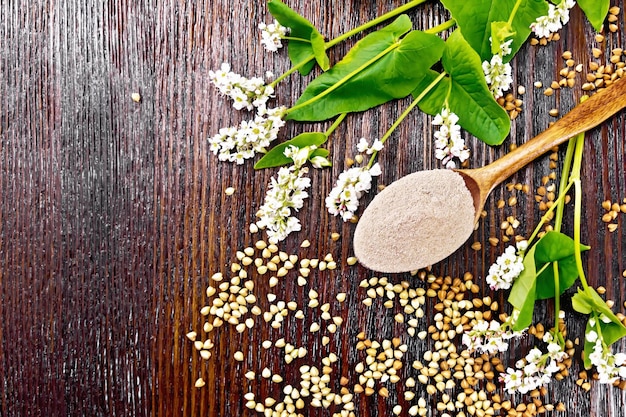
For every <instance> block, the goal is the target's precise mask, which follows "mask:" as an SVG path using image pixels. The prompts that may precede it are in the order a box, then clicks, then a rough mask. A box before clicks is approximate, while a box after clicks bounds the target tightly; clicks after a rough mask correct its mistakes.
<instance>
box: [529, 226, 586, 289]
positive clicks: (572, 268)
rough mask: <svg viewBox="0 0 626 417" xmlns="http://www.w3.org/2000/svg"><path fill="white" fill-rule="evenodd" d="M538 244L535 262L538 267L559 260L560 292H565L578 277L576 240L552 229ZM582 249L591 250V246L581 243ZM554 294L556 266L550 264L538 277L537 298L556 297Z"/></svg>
mask: <svg viewBox="0 0 626 417" xmlns="http://www.w3.org/2000/svg"><path fill="white" fill-rule="evenodd" d="M536 246H537V249H536V251H535V263H536V264H537V267H538V268H542V267H543V265H545V264H547V263H552V262H558V268H559V294H563V293H564V292H565V291H567V290H568V289H569V288H570V287H571V286H572V285H574V282H576V279H578V267H577V266H576V257H575V256H574V254H575V247H574V240H573V239H572V238H570V237H569V236H567V235H565V234H563V233H559V232H554V231H552V232H548V233H546V234H545V235H544V236H543V237H542V238H541V239H540V240H539V241H538V242H537V244H536ZM581 250H583V251H585V250H589V246H585V245H581ZM554 295H555V288H554V268H553V267H552V266H549V267H547V268H545V270H544V271H543V272H542V273H541V274H539V276H538V277H537V299H538V300H545V299H547V298H554Z"/></svg>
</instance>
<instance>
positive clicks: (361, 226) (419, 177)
mask: <svg viewBox="0 0 626 417" xmlns="http://www.w3.org/2000/svg"><path fill="white" fill-rule="evenodd" d="M624 107H626V81H618V82H615V83H614V84H613V85H611V86H610V87H608V88H606V89H604V90H602V91H600V92H598V93H596V94H594V95H593V96H591V97H590V98H589V99H587V100H586V101H584V102H583V103H581V104H579V105H577V106H576V107H574V109H572V110H571V111H570V112H569V113H568V114H566V115H565V116H563V117H562V118H561V119H560V120H558V121H557V122H556V123H554V124H553V125H552V126H551V127H550V128H548V129H547V130H545V131H544V132H542V133H540V134H539V135H537V136H536V137H535V138H533V139H531V140H529V141H528V142H526V143H524V144H523V145H521V146H519V147H517V148H516V149H515V150H513V151H511V152H509V153H508V154H506V155H505V156H503V157H502V158H500V159H498V160H496V161H494V162H492V163H491V164H489V165H486V166H484V167H482V168H477V169H458V170H454V172H456V173H458V174H460V177H462V180H464V182H465V187H463V185H462V184H461V185H460V191H463V192H456V193H455V191H454V190H455V189H454V187H452V191H451V190H450V189H448V188H449V187H447V186H441V184H444V185H445V184H446V181H448V182H450V181H452V180H454V178H450V175H452V176H453V177H454V176H455V175H454V172H453V171H450V170H433V171H421V172H418V173H414V174H410V175H408V176H406V177H403V178H401V179H399V180H398V181H395V182H394V183H392V184H390V185H389V186H387V187H386V188H385V189H384V190H383V191H382V192H380V193H379V194H378V195H377V196H376V197H375V198H374V200H373V201H372V202H371V203H370V205H369V206H368V207H367V208H366V210H365V211H364V213H363V215H362V216H361V218H360V220H359V223H358V224H357V227H356V230H355V233H354V252H355V255H356V257H357V258H358V259H359V262H361V263H362V264H363V265H364V266H366V267H368V268H370V269H373V270H376V271H380V272H406V271H413V270H417V269H419V268H423V267H426V266H429V265H432V264H434V263H436V262H439V261H440V260H442V259H444V258H446V257H448V256H449V255H450V254H452V253H453V252H455V251H456V250H457V249H458V248H459V247H460V246H461V245H462V244H463V243H464V242H465V241H466V240H467V238H469V236H470V235H471V234H472V231H473V229H474V227H473V226H474V223H475V222H476V221H478V218H479V217H480V213H481V211H482V210H483V207H484V205H485V201H486V200H487V197H488V196H489V193H490V192H491V191H492V190H493V189H494V188H495V187H496V186H497V185H498V184H500V183H501V182H502V181H504V180H505V179H507V178H508V177H510V176H511V175H512V174H514V173H515V172H517V171H518V170H519V169H521V168H522V167H524V166H525V165H526V164H528V163H529V162H531V161H533V160H535V159H536V158H538V157H539V156H541V155H543V154H544V153H546V152H548V151H549V150H550V149H552V148H554V147H555V146H557V145H560V144H561V143H563V142H565V141H566V140H568V139H570V138H571V137H573V136H575V135H577V134H579V133H583V132H585V131H587V130H589V129H592V128H594V127H596V126H597V125H599V124H600V123H602V122H604V121H605V120H606V119H608V118H609V117H611V116H612V115H614V114H615V113H617V112H618V111H620V110H621V109H623V108H624ZM446 171H448V172H446ZM424 174H426V175H424ZM434 183H437V184H438V186H437V187H434V186H433V184H434ZM464 188H466V189H467V191H469V195H467V196H464V195H462V194H467V193H465V192H464V191H465V190H464ZM424 189H427V191H423V190H424ZM414 190H420V193H421V194H424V195H426V196H427V198H424V199H423V200H420V201H415V200H411V196H412V195H416V194H418V193H417V192H416V191H414ZM439 190H441V195H436V194H437V193H439ZM457 191H458V188H457ZM446 192H448V193H450V192H452V193H453V195H452V197H453V198H452V200H455V201H454V202H453V203H451V204H454V205H456V206H446V204H445V201H448V200H450V197H451V195H446V196H445V198H444V197H443V196H444V194H445V193H446ZM456 194H461V195H460V196H458V199H457V198H456V197H457V196H456ZM465 197H467V198H465ZM472 204H473V207H471V206H472ZM468 205H469V207H467V206H468ZM463 206H465V207H463ZM464 209H465V210H464ZM416 212H418V214H416ZM463 212H465V213H469V214H470V215H469V216H465V217H463V216H460V215H459V213H463ZM472 219H473V222H472ZM467 223H469V224H467ZM446 225H448V226H449V225H452V226H454V227H445V226H446Z"/></svg>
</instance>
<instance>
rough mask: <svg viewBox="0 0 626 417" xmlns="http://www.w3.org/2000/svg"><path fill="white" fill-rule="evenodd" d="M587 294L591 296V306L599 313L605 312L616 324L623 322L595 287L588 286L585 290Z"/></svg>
mask: <svg viewBox="0 0 626 417" xmlns="http://www.w3.org/2000/svg"><path fill="white" fill-rule="evenodd" d="M585 293H586V295H587V296H588V297H589V300H590V302H591V308H592V309H593V310H594V311H595V312H597V313H598V314H604V315H605V316H606V317H607V318H608V319H609V320H611V321H612V322H613V323H615V324H622V322H621V321H620V319H619V318H618V317H617V316H616V315H615V314H614V313H613V310H611V307H609V306H608V305H607V304H606V301H604V300H603V299H602V297H600V295H599V294H598V293H597V292H596V290H595V289H593V287H587V290H586V291H585Z"/></svg>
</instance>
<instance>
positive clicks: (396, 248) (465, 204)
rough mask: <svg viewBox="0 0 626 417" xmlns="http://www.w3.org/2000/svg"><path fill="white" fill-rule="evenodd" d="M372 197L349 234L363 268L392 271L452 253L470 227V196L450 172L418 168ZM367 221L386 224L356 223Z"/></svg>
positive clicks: (405, 269) (471, 222) (462, 183)
mask: <svg viewBox="0 0 626 417" xmlns="http://www.w3.org/2000/svg"><path fill="white" fill-rule="evenodd" d="M378 196H379V197H381V198H376V199H374V201H372V203H370V205H369V206H368V207H367V209H366V210H365V212H364V213H363V215H362V216H361V218H360V219H359V223H358V224H357V228H356V230H355V234H354V252H355V255H356V257H357V258H358V259H359V261H360V262H361V263H362V264H363V265H364V266H366V267H367V268H369V269H373V270H375V271H379V272H386V273H395V272H405V271H410V270H412V269H414V267H415V265H424V266H427V265H431V264H434V263H436V262H439V261H440V260H442V259H444V258H446V257H448V256H449V255H450V253H452V252H454V251H455V250H456V249H457V248H458V247H459V246H461V245H462V244H463V243H464V242H465V241H466V240H467V238H468V237H469V236H470V235H471V234H472V231H473V230H474V216H475V209H474V200H473V197H472V194H471V193H470V191H469V189H468V188H467V186H466V185H465V181H464V179H463V177H462V176H461V174H459V173H457V172H455V171H452V170H448V169H435V170H430V171H419V172H416V173H413V174H410V175H407V176H405V177H403V178H401V179H399V180H398V181H395V182H393V183H392V184H390V185H389V186H387V187H386V188H385V189H384V190H383V191H381V192H380V193H379V195H378ZM383 196H385V197H384V198H382V197H383ZM387 201H395V202H398V204H394V206H393V207H389V206H388V205H385V204H384V203H385V202H387ZM380 202H382V203H383V204H378V203H380ZM370 224H386V225H387V227H386V228H384V229H378V228H370V227H365V226H364V227H359V226H361V225H370Z"/></svg>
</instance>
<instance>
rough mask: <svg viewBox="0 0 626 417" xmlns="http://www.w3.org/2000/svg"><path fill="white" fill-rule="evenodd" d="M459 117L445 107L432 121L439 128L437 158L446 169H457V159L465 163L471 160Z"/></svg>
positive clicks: (436, 144)
mask: <svg viewBox="0 0 626 417" xmlns="http://www.w3.org/2000/svg"><path fill="white" fill-rule="evenodd" d="M458 121H459V117H458V116H457V115H456V114H454V113H453V112H451V111H450V110H449V109H448V108H446V107H444V108H442V109H441V112H440V113H439V114H437V115H436V116H435V118H434V119H433V121H432V124H433V125H434V126H439V130H438V131H436V132H435V134H434V136H435V158H437V159H440V160H441V162H442V163H443V164H444V165H445V166H446V168H456V162H455V159H458V160H459V161H460V162H464V161H465V160H467V159H468V158H469V149H467V147H466V146H465V140H464V139H463V138H462V137H461V126H459V125H458V124H457V122H458Z"/></svg>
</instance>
